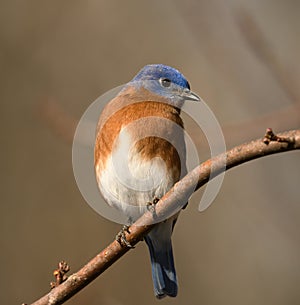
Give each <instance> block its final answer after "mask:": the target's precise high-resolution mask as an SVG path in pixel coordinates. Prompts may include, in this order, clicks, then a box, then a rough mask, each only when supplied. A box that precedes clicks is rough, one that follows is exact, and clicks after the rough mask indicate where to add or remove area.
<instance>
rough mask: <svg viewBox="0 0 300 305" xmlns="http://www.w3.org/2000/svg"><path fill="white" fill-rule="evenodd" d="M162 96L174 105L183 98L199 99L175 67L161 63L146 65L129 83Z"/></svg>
mask: <svg viewBox="0 0 300 305" xmlns="http://www.w3.org/2000/svg"><path fill="white" fill-rule="evenodd" d="M129 84H130V85H134V86H137V87H140V86H142V87H143V88H145V89H147V90H149V91H151V92H153V93H155V94H157V95H160V96H163V97H165V98H167V99H168V100H170V102H172V104H174V106H176V107H179V108H180V107H181V106H182V104H183V103H184V101H185V100H194V101H199V100H200V98H199V97H198V96H197V95H196V94H195V93H193V92H192V91H191V90H190V85H189V82H188V81H187V80H186V78H185V77H184V76H183V75H182V74H181V73H180V72H179V71H178V70H176V69H174V68H172V67H169V66H165V65H161V64H155V65H147V66H145V67H144V68H142V70H141V71H140V72H139V73H138V74H137V75H136V76H135V77H134V78H133V80H132V81H131V82H130V83H129Z"/></svg>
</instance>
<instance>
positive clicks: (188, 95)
mask: <svg viewBox="0 0 300 305" xmlns="http://www.w3.org/2000/svg"><path fill="white" fill-rule="evenodd" d="M182 97H183V98H184V99H185V100H190V101H196V102H200V101H201V98H200V97H199V96H198V95H197V94H196V93H194V92H193V91H191V90H189V89H184V90H183V92H182Z"/></svg>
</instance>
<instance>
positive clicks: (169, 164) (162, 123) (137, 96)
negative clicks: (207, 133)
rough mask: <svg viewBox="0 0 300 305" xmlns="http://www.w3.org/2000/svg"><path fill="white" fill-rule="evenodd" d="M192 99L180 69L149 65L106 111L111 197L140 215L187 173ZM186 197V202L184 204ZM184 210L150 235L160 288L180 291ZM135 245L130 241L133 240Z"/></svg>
mask: <svg viewBox="0 0 300 305" xmlns="http://www.w3.org/2000/svg"><path fill="white" fill-rule="evenodd" d="M186 100H191V101H197V102H198V101H200V97H199V96H198V95H197V94H196V93H194V92H192V91H191V89H190V84H189V82H188V81H187V79H186V78H185V77H184V76H183V74H181V73H180V72H179V71H178V70H177V69H175V68H173V67H170V66H166V65H163V64H149V65H146V66H144V67H143V68H142V69H141V70H140V71H139V72H138V73H137V74H136V76H135V77H134V78H133V79H132V80H131V81H129V82H128V83H127V84H125V85H124V87H123V89H122V90H121V91H120V92H119V93H118V94H117V95H116V97H114V98H113V99H112V100H110V101H109V102H108V103H107V104H106V106H105V107H104V109H103V111H102V113H101V114H100V117H99V121H98V125H97V130H96V137H95V138H96V140H95V148H94V166H95V175H96V180H97V185H98V188H99V190H100V192H101V193H102V195H103V197H104V199H105V201H106V202H107V203H108V204H109V205H110V206H112V207H114V208H116V209H117V210H118V211H120V212H121V213H122V215H124V216H126V218H127V219H128V224H132V223H133V222H134V221H135V220H137V219H138V218H139V217H140V216H141V215H142V214H143V213H144V212H145V211H146V210H147V209H148V208H149V205H150V206H151V205H152V206H154V207H155V203H156V202H157V201H158V200H159V199H160V198H162V197H163V195H164V194H165V193H167V192H168V191H169V190H170V189H171V188H172V187H173V186H174V184H175V183H176V182H177V181H178V180H179V179H180V178H181V177H183V176H184V175H185V174H186V173H187V168H186V147H185V142H184V125H183V120H182V118H181V116H180V114H181V108H182V106H183V104H184V102H185V101H186ZM184 205H185V203H183V204H182V206H184ZM178 214H179V213H176V214H175V215H172V216H171V217H170V218H168V219H165V220H164V221H162V222H160V223H158V224H157V225H156V226H154V228H153V229H152V230H151V231H150V232H149V233H148V234H147V235H146V236H145V238H144V240H145V241H146V244H147V246H148V248H149V252H150V261H151V267H152V268H151V269H152V280H153V285H154V294H155V296H156V297H157V298H158V299H161V298H163V297H165V296H169V297H176V296H177V292H178V284H177V276H176V271H175V264H174V258H173V251H172V243H171V235H172V232H173V229H174V225H175V223H176V220H177V217H178ZM129 246H130V245H129Z"/></svg>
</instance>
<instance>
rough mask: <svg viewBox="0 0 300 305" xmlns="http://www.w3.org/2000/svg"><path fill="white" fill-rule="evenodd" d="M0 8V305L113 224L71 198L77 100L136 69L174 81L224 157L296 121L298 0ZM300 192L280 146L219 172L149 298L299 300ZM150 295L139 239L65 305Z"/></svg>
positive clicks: (296, 166) (186, 217)
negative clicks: (215, 135)
mask: <svg viewBox="0 0 300 305" xmlns="http://www.w3.org/2000/svg"><path fill="white" fill-rule="evenodd" d="M0 6H1V9H0V16H1V18H0V46H1V48H0V65H1V73H0V79H1V81H0V84H1V85H0V88H1V90H0V96H1V99H0V105H1V111H0V117H1V119H0V122H1V129H0V133H1V156H2V159H1V171H0V175H1V176H0V179H1V197H2V200H1V205H0V218H1V219H0V243H1V252H0V253H1V254H0V258H1V259H0V261H1V277H0V303H1V304H21V303H22V302H26V303H31V302H33V301H34V300H36V299H37V298H39V297H40V296H42V295H43V294H45V293H46V292H48V291H49V282H50V281H52V280H53V276H52V271H53V270H54V269H55V268H56V266H57V263H58V262H59V261H60V260H62V259H65V260H67V262H68V263H69V264H70V265H71V272H72V271H73V272H74V271H76V270H77V269H78V268H80V267H81V266H82V265H83V264H84V263H85V262H87V261H88V260H89V259H90V258H91V257H93V256H94V255H95V254H96V253H97V252H98V251H100V250H101V249H102V248H103V247H104V246H105V245H107V244H108V243H109V242H110V241H112V240H113V238H114V236H115V234H116V232H117V231H118V230H119V229H120V225H118V224H114V223H111V222H109V221H108V220H106V219H104V218H102V217H101V216H99V215H98V214H96V213H95V212H94V211H93V210H92V209H91V208H90V207H89V206H88V205H87V204H86V203H85V201H84V199H83V198H82V196H81V194H80V192H79V191H78V188H77V186H76V183H75V181H74V177H73V172H72V162H71V149H72V144H71V143H72V135H73V132H74V126H75V125H76V122H77V121H78V119H79V118H80V116H81V115H82V114H83V112H84V111H85V109H86V108H87V107H88V106H89V105H90V103H92V102H93V101H94V100H95V99H96V98H97V97H98V96H99V95H101V94H103V93H104V92H106V91H107V90H109V89H111V88H113V87H115V86H117V85H120V84H123V83H125V82H127V81H129V80H130V79H131V78H132V77H133V75H135V73H136V72H137V71H138V70H139V69H140V68H141V67H143V66H144V65H145V64H148V63H164V64H168V65H171V66H174V67H176V68H178V69H179V70H180V71H182V72H183V73H184V74H185V75H186V76H187V77H188V79H189V81H190V83H191V84H192V89H193V90H194V91H195V92H198V93H199V94H200V95H201V96H202V98H203V99H204V100H205V101H206V102H207V103H208V104H209V106H210V107H211V109H212V110H213V111H214V113H215V115H216V117H217V118H218V120H219V122H220V124H221V126H222V128H223V130H224V135H225V138H226V144H227V147H232V146H233V145H235V144H239V143H242V142H244V141H247V140H250V139H252V138H257V137H262V135H263V134H264V130H265V129H266V128H267V127H273V128H274V130H275V131H277V132H279V131H283V130H286V129H292V128H299V126H300V106H299V103H300V88H299V84H300V82H299V81H300V65H299V54H300V39H299V37H300V2H299V1H297V0H286V1H280V0H263V1H258V0H252V1H247V0H227V1H223V0H211V1H198V0H187V1H182V0H174V1H171V0H164V1H158V0H154V1H137V0H134V1H117V0H112V1H108V0H106V1H104V0H103V1H100V0H98V1H96V0H73V1H55V0H54V1H40V0H39V1H37V0H27V1H19V0H10V1H3V0H2V1H1V2H0ZM188 124H189V123H187V125H188ZM194 139H196V140H195V141H197V133H194ZM203 156H205V153H203ZM203 158H204V157H203ZM299 182H300V155H299V152H290V153H285V154H280V155H276V156H272V157H267V158H264V159H259V160H257V161H253V162H251V163H249V164H245V165H243V166H240V167H239V168H236V169H234V170H231V171H230V172H228V173H227V174H226V177H225V181H224V183H223V186H222V189H221V191H220V193H219V195H218V197H217V198H216V200H215V202H214V204H213V205H212V206H211V207H210V208H209V209H208V210H206V211H205V212H204V213H199V212H198V211H197V206H198V198H199V196H200V195H201V192H200V193H199V194H200V195H199V194H198V195H195V196H194V199H193V200H191V204H190V205H189V207H188V208H187V209H186V210H185V211H184V212H183V213H182V214H181V216H180V220H179V221H178V223H177V225H176V228H175V232H174V237H173V246H174V252H175V261H176V266H177V273H178V278H179V295H178V297H177V298H176V299H164V300H162V301H160V302H161V303H162V304H174V305H177V304H210V305H215V304H218V305H219V304H231V305H233V304H239V305H240V304H256V305H259V304H263V305H266V304H273V305H274V304H299V299H300V290H299V282H300V259H299V258H300V234H299V232H300V220H299V219H300V199H299V198H300V196H299V186H300V183H299ZM197 196H198V197H197ZM152 289H153V288H152V281H151V274H150V263H149V256H148V252H147V249H146V246H145V245H144V244H143V243H141V244H139V245H138V246H137V247H136V249H135V250H134V251H130V252H129V253H128V254H127V255H125V256H124V257H123V258H122V259H121V260H120V261H118V262H117V263H116V264H114V265H113V266H112V267H111V268H110V269H109V270H107V271H106V272H105V273H104V274H103V275H102V276H101V277H100V278H98V279H97V280H95V281H94V282H93V283H92V284H90V285H89V286H88V287H87V288H85V289H84V290H83V291H82V292H80V293H79V294H78V295H76V296H75V297H73V298H72V299H71V300H70V301H68V304H73V305H77V304H90V305H94V304H108V305H123V304H124V305H125V304H156V303H157V302H158V301H157V300H156V299H155V298H154V295H153V291H152Z"/></svg>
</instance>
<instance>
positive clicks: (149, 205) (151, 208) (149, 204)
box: [147, 197, 159, 213]
mask: <svg viewBox="0 0 300 305" xmlns="http://www.w3.org/2000/svg"><path fill="white" fill-rule="evenodd" d="M158 201H159V198H157V197H154V199H153V200H152V202H151V201H150V202H147V210H148V211H150V212H152V213H154V212H155V205H156V204H157V203H158Z"/></svg>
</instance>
